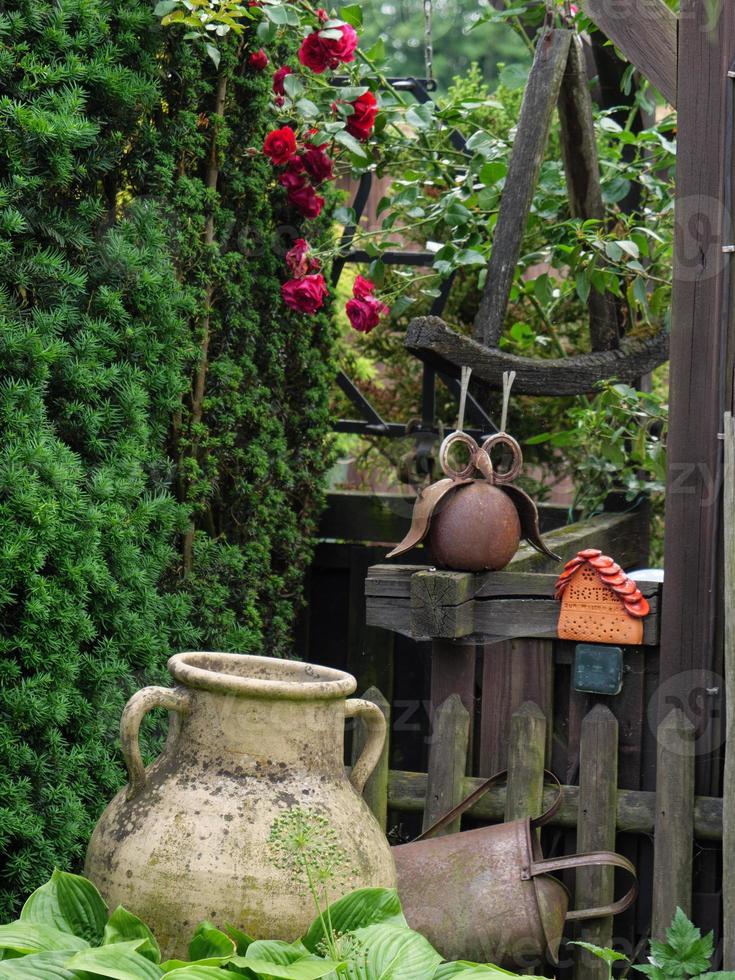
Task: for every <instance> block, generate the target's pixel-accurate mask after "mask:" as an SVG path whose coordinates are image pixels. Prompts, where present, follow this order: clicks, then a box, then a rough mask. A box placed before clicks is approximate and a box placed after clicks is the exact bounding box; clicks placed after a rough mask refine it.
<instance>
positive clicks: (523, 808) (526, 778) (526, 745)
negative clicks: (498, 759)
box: [505, 701, 546, 822]
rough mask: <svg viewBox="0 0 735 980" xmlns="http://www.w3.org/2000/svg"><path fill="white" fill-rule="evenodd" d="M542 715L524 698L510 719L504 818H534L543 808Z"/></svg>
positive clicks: (544, 751)
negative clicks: (524, 700) (524, 701)
mask: <svg viewBox="0 0 735 980" xmlns="http://www.w3.org/2000/svg"><path fill="white" fill-rule="evenodd" d="M545 758H546V718H545V717H544V714H543V712H542V711H541V709H540V708H539V706H538V705H537V704H534V703H533V702H532V701H527V702H526V703H525V704H523V705H521V707H520V708H519V709H518V711H515V712H514V713H513V717H512V718H511V720H510V737H509V739H508V787H507V790H506V796H505V820H506V822H507V821H510V820H518V819H519V818H520V817H538V816H539V815H540V814H541V813H542V811H543V798H544V761H545Z"/></svg>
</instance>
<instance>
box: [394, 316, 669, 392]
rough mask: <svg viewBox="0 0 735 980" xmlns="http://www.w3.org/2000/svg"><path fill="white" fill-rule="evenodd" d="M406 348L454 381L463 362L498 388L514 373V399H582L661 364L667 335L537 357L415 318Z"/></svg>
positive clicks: (431, 320)
mask: <svg viewBox="0 0 735 980" xmlns="http://www.w3.org/2000/svg"><path fill="white" fill-rule="evenodd" d="M405 344H406V348H407V349H408V350H409V351H411V353H413V354H416V356H417V357H420V358H421V359H422V360H423V361H426V363H427V364H430V365H432V366H433V367H435V368H437V369H438V370H441V371H444V372H445V373H446V374H452V375H454V376H455V377H459V374H460V366H461V365H463V364H468V365H469V366H470V367H471V368H472V370H473V372H474V374H475V376H476V377H478V378H481V379H482V380H483V381H487V382H488V383H489V384H490V385H492V386H493V387H494V388H502V386H503V373H504V372H505V371H515V372H516V380H515V382H514V385H513V391H514V392H516V393H517V394H519V395H581V394H585V393H587V392H594V391H595V390H596V388H597V384H598V382H600V381H602V380H605V379H607V378H615V379H617V380H618V381H622V382H625V383H630V382H632V381H635V380H636V378H639V377H640V376H641V375H643V374H647V373H648V372H649V371H652V370H653V369H654V368H655V367H658V365H659V364H663V363H664V361H666V359H667V358H668V356H669V337H668V333H667V332H666V331H660V332H659V333H657V334H654V336H652V337H638V336H629V337H624V338H623V340H622V341H621V342H620V347H619V348H618V349H617V350H609V351H595V352H593V353H591V354H575V355H573V356H570V357H554V358H549V359H548V360H547V359H539V358H534V357H521V356H519V355H517V354H509V353H508V352H507V351H501V350H498V349H497V348H493V347H486V346H485V345H484V344H479V343H477V341H476V340H473V339H472V338H471V337H466V336H464V335H463V334H458V333H455V332H454V331H453V330H450V329H449V327H448V326H447V325H446V323H445V322H444V321H443V320H441V319H440V318H439V317H438V316H420V317H416V318H415V319H414V320H411V322H410V323H409V325H408V330H407V332H406V341H405Z"/></svg>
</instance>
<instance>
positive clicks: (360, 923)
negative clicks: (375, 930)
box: [303, 888, 408, 952]
mask: <svg viewBox="0 0 735 980" xmlns="http://www.w3.org/2000/svg"><path fill="white" fill-rule="evenodd" d="M329 919H330V921H331V923H332V929H333V930H334V932H337V933H346V932H354V930H355V929H360V928H362V927H364V926H371V925H375V924H377V923H380V922H385V923H390V924H391V925H399V926H407V925H408V923H407V922H406V919H405V917H404V915H403V910H402V909H401V902H400V899H399V898H398V892H397V891H396V890H395V888H358V889H357V890H356V891H354V892H350V894H349V895H345V896H344V897H343V898H340V899H339V900H338V901H336V902H334V904H332V905H330V907H329ZM323 940H324V929H323V928H322V922H321V919H316V920H315V921H314V922H313V923H312V924H311V926H310V928H309V931H308V932H307V933H306V935H305V936H304V940H303V942H304V946H306V948H307V949H309V950H311V951H312V952H316V947H317V946H318V945H319V943H321V942H322V941H323Z"/></svg>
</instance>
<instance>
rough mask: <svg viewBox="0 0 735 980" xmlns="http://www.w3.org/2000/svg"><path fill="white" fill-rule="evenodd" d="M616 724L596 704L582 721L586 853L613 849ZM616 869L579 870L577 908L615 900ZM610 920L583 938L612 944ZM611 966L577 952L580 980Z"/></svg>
mask: <svg viewBox="0 0 735 980" xmlns="http://www.w3.org/2000/svg"><path fill="white" fill-rule="evenodd" d="M617 781H618V723H617V721H616V720H615V716H614V715H613V713H612V712H611V711H610V709H609V708H608V707H607V706H606V705H603V704H598V705H596V706H595V707H594V708H593V709H592V710H591V711H590V712H589V714H588V715H586V717H585V719H584V721H583V722H582V734H581V741H580V760H579V801H580V806H579V815H578V817H577V847H578V849H579V850H580V851H581V852H584V851H614V850H615V815H616V812H617V799H618V790H617ZM614 887H615V876H614V873H613V869H612V868H603V867H600V868H580V870H579V871H578V872H577V887H576V891H575V896H576V900H575V907H576V908H578V909H583V908H593V907H594V906H596V905H606V904H607V903H609V902H611V901H612V900H613V893H614ZM612 927H613V920H612V916H607V917H606V918H603V919H591V920H589V921H585V922H583V923H582V925H581V927H580V931H579V938H580V939H581V940H583V941H584V942H587V943H594V944H595V945H596V946H610V945H611V943H612ZM607 973H608V971H607V966H606V964H605V963H603V962H602V960H600V959H598V958H597V957H595V956H592V954H590V953H588V952H586V951H585V950H583V949H580V948H577V949H576V950H575V964H574V976H575V978H576V980H606V977H607Z"/></svg>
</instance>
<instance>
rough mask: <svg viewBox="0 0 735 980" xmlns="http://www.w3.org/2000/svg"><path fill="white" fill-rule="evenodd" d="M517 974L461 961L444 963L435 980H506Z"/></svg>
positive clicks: (487, 964)
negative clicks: (505, 979)
mask: <svg viewBox="0 0 735 980" xmlns="http://www.w3.org/2000/svg"><path fill="white" fill-rule="evenodd" d="M517 976H518V974H517V973H511V972H510V970H503V969H502V967H499V966H494V965H493V964H492V963H468V962H467V961H464V960H459V961H457V962H456V963H442V964H441V965H440V966H439V967H438V969H437V971H436V973H435V974H434V977H433V980H450V978H451V980H475V978H477V980H504V978H505V977H517ZM528 980H540V978H537V977H528Z"/></svg>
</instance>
